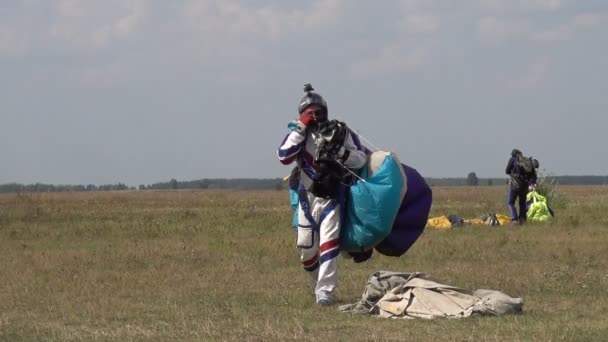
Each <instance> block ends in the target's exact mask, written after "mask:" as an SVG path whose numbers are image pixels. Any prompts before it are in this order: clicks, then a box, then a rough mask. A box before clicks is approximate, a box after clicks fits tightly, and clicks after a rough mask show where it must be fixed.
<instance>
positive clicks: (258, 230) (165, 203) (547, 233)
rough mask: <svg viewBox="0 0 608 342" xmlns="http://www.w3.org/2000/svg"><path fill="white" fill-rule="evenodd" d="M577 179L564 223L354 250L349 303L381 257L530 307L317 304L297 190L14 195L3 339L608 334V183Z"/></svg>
mask: <svg viewBox="0 0 608 342" xmlns="http://www.w3.org/2000/svg"><path fill="white" fill-rule="evenodd" d="M562 191H563V192H564V194H565V198H566V199H567V203H566V202H564V203H560V208H559V209H558V208H556V210H557V213H558V219H557V221H556V222H555V223H553V224H551V225H528V226H524V227H521V228H513V227H500V228H490V227H485V226H484V227H481V226H480V227H465V228H462V229H455V230H451V231H434V230H427V231H426V232H425V233H424V234H423V236H422V237H421V238H420V240H419V241H418V243H417V244H416V245H415V246H414V247H413V248H412V250H410V251H409V252H408V253H407V254H406V256H404V257H402V258H398V259H396V258H388V257H383V256H378V255H375V256H374V257H373V258H372V259H371V260H370V261H368V262H367V263H364V264H362V265H355V264H353V263H351V262H350V261H348V260H342V263H341V274H340V289H339V298H340V301H341V302H342V303H351V302H355V301H356V300H357V299H358V298H359V297H360V295H361V292H362V290H363V287H364V285H365V281H366V279H367V277H368V276H369V274H371V273H373V272H374V271H377V270H381V269H385V270H394V271H423V272H427V273H430V274H432V275H434V276H435V277H436V278H438V279H440V280H442V281H445V282H446V283H451V284H454V285H458V286H462V287H465V288H471V289H477V288H491V289H497V290H501V291H504V292H505V293H508V294H510V295H512V296H521V297H523V298H524V299H525V300H526V305H525V307H524V310H525V313H524V314H523V315H519V316H507V317H477V318H471V319H465V320H434V321H420V320H416V321H401V320H382V319H374V318H371V317H366V316H353V315H347V314H341V313H338V312H337V311H336V310H335V308H319V307H317V306H316V305H314V304H313V298H312V295H311V294H310V290H309V289H308V287H307V286H306V284H307V278H306V275H305V274H304V272H302V271H301V269H300V267H299V266H298V262H297V258H296V254H295V251H294V248H293V240H294V233H293V231H292V230H291V228H290V222H291V221H290V215H291V213H290V210H289V206H288V200H287V194H286V193H284V192H275V191H267V192H220V191H167V192H162V191H159V192H153V191H145V192H115V193H111V192H109V193H71V194H70V193H62V194H25V195H1V196H0V339H2V340H9V341H15V340H57V341H65V340H119V341H125V340H126V341H128V340H197V341H200V340H205V341H239V340H252V341H268V340H271V341H286V340H298V341H299V340H324V339H327V340H337V341H385V340H408V341H431V340H441V341H505V340H506V341H530V340H538V341H551V340H569V341H595V340H597V341H601V340H605V336H608V318H607V317H608V316H606V315H605V310H606V309H605V308H606V307H608V299H607V298H608V296H607V295H608V261H606V255H608V231H607V227H608V218H607V217H606V214H605V213H607V212H608V188H606V187H562ZM504 199H505V189H504V188H503V187H476V188H472V187H471V188H468V187H463V188H439V189H435V204H434V207H433V214H436V215H442V214H452V213H454V214H459V215H461V216H466V217H471V216H479V215H482V214H484V213H487V212H488V211H497V212H502V213H504V212H506V207H505V205H504Z"/></svg>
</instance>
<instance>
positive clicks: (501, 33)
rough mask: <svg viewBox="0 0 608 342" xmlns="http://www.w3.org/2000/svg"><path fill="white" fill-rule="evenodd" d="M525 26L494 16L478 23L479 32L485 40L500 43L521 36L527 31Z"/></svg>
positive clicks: (482, 19)
mask: <svg viewBox="0 0 608 342" xmlns="http://www.w3.org/2000/svg"><path fill="white" fill-rule="evenodd" d="M526 26H527V25H525V24H521V23H515V22H508V21H505V20H502V19H499V18H497V17H494V16H487V17H483V18H481V19H479V21H478V22H477V32H478V33H479V35H480V37H481V38H482V39H484V40H489V41H500V40H504V39H508V38H511V37H514V36H517V35H520V34H521V33H523V32H524V31H525V30H526Z"/></svg>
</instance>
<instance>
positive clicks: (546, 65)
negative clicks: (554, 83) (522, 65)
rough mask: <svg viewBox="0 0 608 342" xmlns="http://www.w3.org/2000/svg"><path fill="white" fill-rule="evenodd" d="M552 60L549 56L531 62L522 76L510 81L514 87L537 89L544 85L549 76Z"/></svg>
mask: <svg viewBox="0 0 608 342" xmlns="http://www.w3.org/2000/svg"><path fill="white" fill-rule="evenodd" d="M551 64H552V61H551V59H550V58H548V57H543V58H539V59H537V60H535V61H533V62H532V63H530V64H529V65H528V66H527V67H526V69H525V70H524V71H523V72H522V73H521V76H519V77H518V78H516V79H514V80H512V81H511V82H509V86H510V87H511V88H514V89H537V88H540V87H542V86H543V85H544V84H545V82H546V80H547V78H548V76H549V71H550V67H551Z"/></svg>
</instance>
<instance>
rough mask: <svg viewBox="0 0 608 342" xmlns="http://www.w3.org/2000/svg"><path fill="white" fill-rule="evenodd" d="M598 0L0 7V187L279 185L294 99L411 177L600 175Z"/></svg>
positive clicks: (607, 161)
mask: <svg viewBox="0 0 608 342" xmlns="http://www.w3.org/2000/svg"><path fill="white" fill-rule="evenodd" d="M607 55H608V1H605V0H576V1H575V0H452V1H450V0H419V1H416V0H402V1H398V0H383V1H356V0H313V1H302V0H299V1H294V0H250V1H246V0H242V1H237V0H217V1H212V0H182V1H177V0H176V1H166V0H149V1H146V0H97V1H92V0H91V1H85V0H21V1H19V0H12V1H0V123H1V127H2V132H1V134H0V183H8V182H20V183H33V182H44V183H54V184H88V183H93V184H106V183H117V182H123V183H127V184H129V185H138V184H149V183H154V182H159V181H167V180H169V179H171V178H176V179H178V180H193V179H200V178H217V177H222V178H233V177H247V178H249V177H254V178H258V177H263V178H267V177H280V176H283V175H285V174H287V173H288V172H289V169H290V168H289V167H285V166H282V165H281V164H280V163H279V162H278V160H277V157H276V149H277V147H278V145H279V143H280V142H281V140H282V138H283V136H284V135H285V134H286V133H287V126H286V125H287V123H288V121H290V120H292V119H295V118H296V117H297V105H298V102H299V99H300V98H301V96H302V95H303V93H302V86H303V84H304V83H308V82H311V83H312V84H313V86H314V87H315V88H316V89H317V90H318V91H319V92H320V93H321V94H322V95H323V96H324V97H325V99H326V100H327V102H328V105H329V109H330V116H332V117H333V118H339V119H341V120H344V121H346V122H347V123H348V124H349V126H351V127H352V128H354V129H356V130H358V131H359V132H360V133H361V134H362V135H363V136H364V137H365V138H367V139H368V140H370V141H371V142H372V143H373V144H374V145H376V146H379V147H381V148H383V149H386V150H392V151H395V152H396V153H397V154H398V156H399V157H400V159H401V160H402V161H403V162H405V163H408V164H410V165H412V166H413V167H415V168H417V169H418V170H419V171H420V172H421V173H422V174H423V175H425V176H428V177H449V176H455V177H465V176H466V175H467V173H468V172H470V171H475V172H476V173H477V175H478V176H479V177H494V176H502V175H503V173H504V168H505V165H506V161H507V159H508V157H509V153H510V151H511V149H512V148H514V147H517V148H520V149H522V150H523V151H524V153H525V154H531V155H533V156H535V157H536V158H538V159H539V160H540V162H541V169H545V170H546V172H549V173H553V174H557V175H564V174H571V175H581V174H596V175H599V174H602V175H605V174H608V158H607V157H606V155H607V153H606V149H607V148H608V138H607V137H606V132H607V131H606V130H607V127H608V115H607V114H608V113H607V108H608V91H607V90H606V82H607V80H608V57H607Z"/></svg>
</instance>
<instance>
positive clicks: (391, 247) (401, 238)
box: [375, 164, 433, 257]
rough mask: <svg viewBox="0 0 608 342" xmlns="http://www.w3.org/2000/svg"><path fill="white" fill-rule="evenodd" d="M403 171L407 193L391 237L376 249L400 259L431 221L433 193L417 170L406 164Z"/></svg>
mask: <svg viewBox="0 0 608 342" xmlns="http://www.w3.org/2000/svg"><path fill="white" fill-rule="evenodd" d="M401 165H402V166H403V171H404V172H405V176H406V179H407V192H406V193H405V197H404V198H403V201H401V207H399V211H398V213H397V217H396V218H395V222H394V223H393V229H392V230H391V233H390V235H389V236H387V237H386V238H385V239H384V240H382V242H380V243H379V244H378V245H377V246H376V247H375V249H376V250H377V251H378V252H379V253H381V254H384V255H387V256H395V257H399V256H402V255H403V254H405V252H407V250H408V249H410V247H411V246H412V245H413V244H414V242H416V240H418V237H420V234H422V232H423V231H424V227H425V226H426V222H427V220H428V219H429V212H430V210H431V203H432V202H433V192H432V191H431V188H430V187H429V185H428V184H427V183H426V181H425V180H424V178H423V177H422V176H421V175H420V173H418V171H416V169H414V168H412V167H409V166H407V165H405V164H401Z"/></svg>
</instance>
